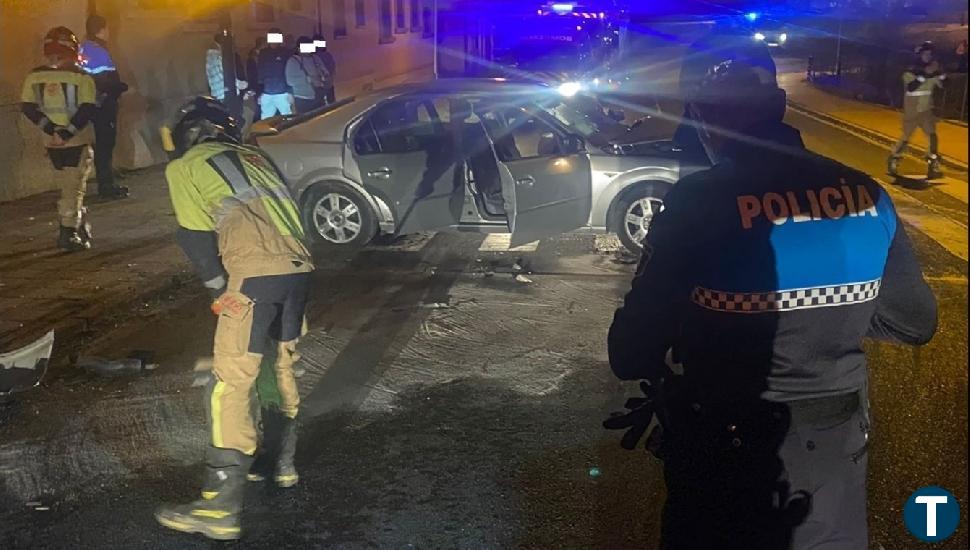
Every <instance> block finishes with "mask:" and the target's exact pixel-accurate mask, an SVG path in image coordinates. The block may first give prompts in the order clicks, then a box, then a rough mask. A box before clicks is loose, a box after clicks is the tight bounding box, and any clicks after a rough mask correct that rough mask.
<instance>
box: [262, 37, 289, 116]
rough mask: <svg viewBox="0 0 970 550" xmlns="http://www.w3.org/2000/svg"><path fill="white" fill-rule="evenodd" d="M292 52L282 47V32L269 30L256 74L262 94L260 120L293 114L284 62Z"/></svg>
mask: <svg viewBox="0 0 970 550" xmlns="http://www.w3.org/2000/svg"><path fill="white" fill-rule="evenodd" d="M291 55H293V52H292V51H290V50H287V49H286V48H285V47H284V46H283V32H282V31H280V30H279V29H275V28H274V29H270V30H269V32H268V33H266V47H265V48H263V49H262V50H260V52H259V56H258V58H257V62H256V72H257V74H258V78H259V83H260V85H262V93H261V94H260V96H259V109H260V120H262V119H266V118H271V117H274V116H276V115H277V114H280V115H284V116H285V115H291V114H293V96H292V95H291V94H290V88H289V86H288V85H287V84H286V62H287V61H288V60H289V58H290V56H291Z"/></svg>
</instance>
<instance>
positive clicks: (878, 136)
mask: <svg viewBox="0 0 970 550" xmlns="http://www.w3.org/2000/svg"><path fill="white" fill-rule="evenodd" d="M788 107H790V108H791V109H792V110H794V111H797V112H800V113H803V114H807V115H811V116H813V117H815V118H818V119H820V120H822V121H823V122H827V123H829V124H831V125H833V126H838V127H840V128H845V129H848V130H852V131H853V132H855V133H856V134H860V135H862V136H864V137H866V138H868V139H871V140H872V141H875V142H877V143H879V144H880V145H885V146H886V147H889V148H892V147H894V146H895V145H896V138H892V137H889V136H887V135H885V134H882V133H879V132H876V131H874V130H870V129H868V128H864V127H862V126H857V125H855V124H852V123H849V122H846V121H844V120H842V119H840V118H836V117H833V116H831V115H828V114H826V113H821V112H819V111H815V110H813V109H809V108H808V107H805V106H804V105H801V104H799V103H795V102H794V101H791V100H789V101H788ZM909 149H910V150H911V151H916V152H917V153H919V154H920V155H922V156H924V157H925V156H926V155H927V154H928V153H927V151H926V149H924V148H922V147H917V146H915V145H913V144H910V145H909ZM940 164H942V165H943V166H946V167H947V168H952V169H954V170H959V171H961V172H967V171H968V167H967V165H966V164H964V163H963V162H960V161H958V160H956V159H952V158H950V157H947V156H944V155H940Z"/></svg>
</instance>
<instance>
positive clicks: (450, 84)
mask: <svg viewBox="0 0 970 550" xmlns="http://www.w3.org/2000/svg"><path fill="white" fill-rule="evenodd" d="M548 88H549V86H548V85H547V84H545V83H543V82H540V81H529V80H524V79H522V80H519V79H512V78H439V79H437V80H429V81H426V82H416V83H407V84H398V85H396V86H388V87H387V88H381V89H380V90H375V91H374V92H371V93H369V94H367V95H366V96H361V99H364V98H371V97H374V96H385V97H388V98H390V97H394V96H397V95H402V94H409V93H445V94H455V93H481V92H503V93H506V92H530V91H538V90H544V89H548Z"/></svg>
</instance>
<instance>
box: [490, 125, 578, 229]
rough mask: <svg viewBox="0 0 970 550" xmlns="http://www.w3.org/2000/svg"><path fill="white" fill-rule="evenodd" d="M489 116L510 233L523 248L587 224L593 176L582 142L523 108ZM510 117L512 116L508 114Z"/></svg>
mask: <svg viewBox="0 0 970 550" xmlns="http://www.w3.org/2000/svg"><path fill="white" fill-rule="evenodd" d="M514 110H515V112H514V113H511V114H509V116H507V117H506V116H502V115H500V116H499V117H498V119H496V118H495V117H488V118H490V119H491V120H486V125H485V126H486V130H487V131H489V132H490V134H489V137H490V138H491V139H492V140H493V145H494V148H495V152H496V157H497V159H498V161H499V168H500V172H501V176H502V195H503V197H504V199H505V211H506V215H507V216H508V219H509V230H510V231H511V232H512V238H511V242H510V244H511V246H521V245H523V244H525V243H529V242H532V241H537V240H539V239H542V238H545V237H551V236H554V235H559V234H561V233H566V232H568V231H572V230H574V229H577V228H579V227H582V226H584V225H586V223H587V221H588V220H589V212H590V208H591V205H592V171H591V169H590V161H589V154H588V153H587V152H586V149H585V146H584V145H583V143H582V140H581V139H580V138H578V137H576V136H573V135H570V134H568V133H566V132H565V131H564V130H562V129H561V128H558V127H556V126H555V125H553V124H552V123H551V122H549V121H546V120H544V119H543V118H541V117H539V116H535V115H534V114H532V113H529V112H527V111H525V110H523V109H514ZM507 114H508V113H507Z"/></svg>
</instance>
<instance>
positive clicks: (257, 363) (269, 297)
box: [156, 97, 313, 539]
mask: <svg viewBox="0 0 970 550" xmlns="http://www.w3.org/2000/svg"><path fill="white" fill-rule="evenodd" d="M163 141H164V142H165V145H166V149H168V150H170V151H173V152H174V156H175V160H173V161H172V162H171V163H169V165H168V168H167V169H166V171H165V177H166V179H167V180H168V186H169V192H170V195H171V198H172V206H173V208H174V210H175V216H176V219H177V220H178V224H179V229H178V233H177V235H176V240H177V241H178V243H179V245H180V246H181V247H182V249H183V250H184V251H185V253H186V255H187V256H188V257H189V259H190V260H191V261H192V263H193V265H194V266H195V268H196V271H197V272H198V274H199V276H200V277H201V279H202V280H203V281H204V284H205V286H206V288H207V289H209V291H210V292H211V293H212V296H213V298H214V300H215V301H214V302H213V306H212V309H213V312H214V313H216V314H217V315H218V316H219V321H218V324H217V326H216V334H215V343H214V350H213V368H212V371H213V380H212V382H211V383H210V384H209V385H208V387H207V389H206V395H205V408H206V412H207V416H208V418H207V420H208V426H209V447H208V448H207V451H206V479H205V482H204V486H203V489H202V498H201V499H199V500H197V501H194V502H192V503H189V504H185V505H177V506H163V507H162V508H160V509H159V510H158V512H157V513H156V518H157V519H158V521H159V522H160V523H161V524H162V525H165V526H166V527H170V528H172V529H176V530H179V531H185V532H196V533H202V534H204V535H205V536H207V537H210V538H213V539H236V538H239V536H240V526H239V512H240V510H241V509H242V499H243V491H244V485H245V484H246V479H247V475H248V476H249V478H250V479H251V480H254V481H255V480H261V479H263V478H264V477H266V476H268V475H274V476H275V481H276V483H277V484H278V485H279V486H281V487H291V486H293V485H295V484H296V483H297V480H298V476H297V472H296V469H295V467H294V465H293V455H294V452H295V450H296V416H297V412H298V407H299V403H300V396H299V393H298V392H297V387H296V379H295V378H294V374H293V365H294V364H295V362H296V361H297V360H298V359H299V356H298V355H297V351H296V344H297V340H298V339H299V337H300V336H301V335H302V334H303V331H304V325H305V323H304V310H305V307H306V296H307V285H308V281H309V274H310V271H311V270H312V269H313V265H312V263H311V261H310V253H309V252H308V251H307V248H306V247H305V245H304V242H303V241H304V233H303V228H302V226H301V222H300V217H299V213H298V209H297V207H296V204H295V203H294V202H293V199H292V197H291V196H290V194H289V191H288V190H287V188H286V185H285V184H284V182H283V179H282V177H281V176H280V174H279V172H278V171H277V170H276V168H275V166H274V165H273V164H272V162H271V161H270V160H269V159H268V158H267V157H266V156H265V155H264V154H263V152H262V151H260V150H259V149H257V148H255V147H250V146H246V145H242V144H241V141H242V140H241V135H240V129H239V126H238V125H237V124H236V121H235V120H234V119H233V118H232V116H231V115H230V114H229V111H228V109H227V108H226V107H225V106H224V105H223V104H221V103H219V102H218V101H217V100H215V99H212V98H205V97H200V98H196V99H194V100H192V101H191V102H189V103H188V104H186V105H185V106H184V107H182V109H181V110H180V112H179V120H178V122H177V123H176V124H175V125H174V126H173V127H172V128H171V129H170V130H169V131H167V132H166V131H165V130H163ZM254 386H255V389H256V393H257V396H258V400H259V405H260V408H261V418H262V425H263V442H262V448H261V452H260V453H259V454H258V455H257V457H256V460H255V463H254V459H253V457H254V454H256V451H257V447H258V445H257V432H256V424H255V422H254V421H253V418H252V417H251V415H250V410H251V398H250V394H251V390H252V389H253V387H254Z"/></svg>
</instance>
